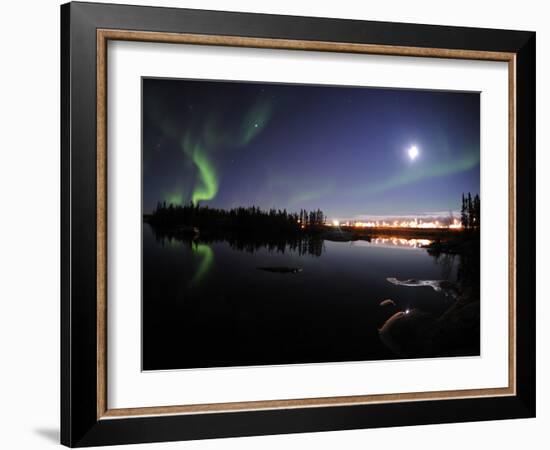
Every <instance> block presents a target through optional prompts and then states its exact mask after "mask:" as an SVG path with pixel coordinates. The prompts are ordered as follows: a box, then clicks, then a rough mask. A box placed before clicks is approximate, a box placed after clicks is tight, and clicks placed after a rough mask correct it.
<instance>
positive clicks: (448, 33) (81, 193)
mask: <svg viewBox="0 0 550 450" xmlns="http://www.w3.org/2000/svg"><path fill="white" fill-rule="evenodd" d="M98 28H111V29H125V30H141V31H157V32H178V33H197V34H213V35H229V36H245V37H262V38H279V39H297V40H313V41H333V42H345V43H363V44H380V45H395V46H412V47H427V48H448V49H464V50H481V51H497V52H512V53H516V56H517V61H516V68H517V72H516V74H517V75H516V92H517V100H516V123H517V127H516V149H517V154H516V192H517V203H516V215H517V218H516V227H517V228H516V233H517V237H516V239H517V240H516V242H517V250H516V264H517V269H516V270H517V280H516V298H517V306H516V317H517V324H516V326H517V331H516V345H517V359H516V365H517V374H516V383H517V395H516V396H509V397H485V398H467V399H459V400H458V399H455V400H432V401H414V402H401V403H387V404H366V405H353V406H330V407H314V408H311V407H309V408H297V409H286V410H284V409H274V410H263V411H249V412H230V413H209V414H188V415H173V416H153V417H131V418H120V419H100V420H98V419H97V389H96V388H97V385H96V383H97V378H96V364H97V344H96V339H97V333H96V313H97V304H96V302H97V297H96V294H97V290H96V268H97V261H96V155H97V154H96V29H98ZM535 131H536V130H535V33H534V32H526V31H507V30H493V29H479V28H463V27H446V26H434V25H417V24H404V23H389V22H370V21H357V20H341V19H327V18H311V17H293V16H276V15H264V14H249V13H233V12H218V11H203V10H189V9H175V8H156V7H141V6H127V5H111V4H94V3H80V2H77V3H68V4H65V5H62V6H61V443H62V444H64V445H67V446H71V447H82V446H91V445H109V444H127V443H138V442H155V441H175V440H188V439H204V438H215V437H231V436H250V435H266V434H280V433H297V432H316V431H329V430H345V429H355V428H370V427H388V426H402V425H421V424H430V423H445V422H466V421H480V420H494V419H512V418H527V417H534V416H535V401H536V400H535Z"/></svg>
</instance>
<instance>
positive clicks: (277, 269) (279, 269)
mask: <svg viewBox="0 0 550 450" xmlns="http://www.w3.org/2000/svg"><path fill="white" fill-rule="evenodd" d="M258 270H264V271H266V272H275V273H299V272H301V271H302V268H301V267H258Z"/></svg>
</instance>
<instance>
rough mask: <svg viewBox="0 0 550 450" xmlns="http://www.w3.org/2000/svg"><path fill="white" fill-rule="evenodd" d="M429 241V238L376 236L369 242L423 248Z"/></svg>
mask: <svg viewBox="0 0 550 450" xmlns="http://www.w3.org/2000/svg"><path fill="white" fill-rule="evenodd" d="M431 243H432V241H431V240H430V239H405V238H399V237H378V238H372V239H371V244H373V245H383V246H389V247H403V248H424V247H426V246H427V245H430V244H431Z"/></svg>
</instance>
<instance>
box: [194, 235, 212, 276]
mask: <svg viewBox="0 0 550 450" xmlns="http://www.w3.org/2000/svg"><path fill="white" fill-rule="evenodd" d="M191 248H192V249H193V253H195V254H196V255H197V256H199V257H200V259H201V261H200V263H199V266H198V268H197V271H196V272H195V275H194V276H193V278H192V279H191V284H192V285H195V284H198V283H200V282H201V281H202V279H203V278H204V276H205V275H206V274H207V273H208V272H209V270H210V269H211V268H212V263H213V262H214V252H213V251H212V248H210V246H209V245H208V244H200V243H198V242H193V243H192V245H191Z"/></svg>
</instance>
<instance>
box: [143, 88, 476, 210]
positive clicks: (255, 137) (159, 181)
mask: <svg viewBox="0 0 550 450" xmlns="http://www.w3.org/2000/svg"><path fill="white" fill-rule="evenodd" d="M479 127H480V116H479V94H478V93H460V92H437V91H420V90H404V89H380V88H376V89H373V88H365V87H332V86H331V87H328V86H324V87H323V86H310V85H289V84H266V83H250V82H225V81H224V82H213V81H196V80H168V79H143V210H144V212H145V213H148V212H151V211H152V210H153V209H154V208H155V206H156V204H157V202H158V201H166V202H167V203H174V204H185V203H189V202H194V203H196V202H199V203H200V204H201V205H209V206H212V207H218V208H231V207H236V206H252V205H256V206H260V207H261V208H263V209H269V208H272V207H273V208H278V209H283V208H286V209H287V210H288V211H289V212H290V211H299V210H300V209H301V208H305V209H308V210H313V209H317V208H319V209H321V210H323V211H324V213H325V214H326V215H327V216H328V217H329V218H330V219H339V220H342V219H357V218H366V217H373V216H378V217H384V216H420V215H426V214H428V215H437V214H448V212H449V211H451V210H452V211H457V210H458V209H459V208H460V198H461V194H462V192H472V193H478V192H479V148H480V140H479ZM413 147H416V149H417V152H418V154H417V156H416V157H415V156H414V154H415V153H414V150H413V152H412V153H411V148H413Z"/></svg>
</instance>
